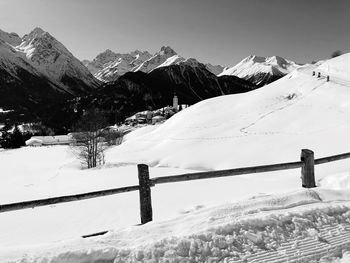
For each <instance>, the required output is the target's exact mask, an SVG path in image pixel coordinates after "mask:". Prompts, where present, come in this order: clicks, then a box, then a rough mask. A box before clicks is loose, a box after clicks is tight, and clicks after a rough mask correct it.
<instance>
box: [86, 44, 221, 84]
mask: <svg viewBox="0 0 350 263" xmlns="http://www.w3.org/2000/svg"><path fill="white" fill-rule="evenodd" d="M185 60H186V59H185V58H184V57H182V56H180V55H178V54H177V53H176V52H175V51H174V50H173V49H172V48H171V47H169V46H163V47H161V49H160V50H159V51H158V52H156V53H155V54H154V55H151V54H150V53H149V52H147V51H143V52H142V51H138V50H136V51H133V52H130V53H126V54H120V53H115V52H113V51H111V50H109V49H107V50H106V51H104V52H102V53H101V54H99V55H97V57H96V58H95V59H94V60H93V61H89V60H83V61H82V62H83V64H84V65H85V66H86V67H87V68H88V69H89V70H90V72H91V73H92V74H93V75H94V76H95V77H96V78H97V79H99V80H101V81H104V82H108V81H113V80H116V79H117V78H118V77H120V76H122V75H124V74H125V73H126V72H136V71H142V72H145V73H149V72H151V71H152V70H154V69H156V68H161V67H168V66H171V65H175V64H178V63H180V62H183V61H185ZM205 66H206V68H207V70H209V71H210V72H212V73H213V74H215V75H218V74H219V73H221V72H222V71H223V70H224V69H225V68H224V67H223V66H220V65H215V66H213V65H211V64H206V65H205Z"/></svg>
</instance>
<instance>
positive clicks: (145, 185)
mask: <svg viewBox="0 0 350 263" xmlns="http://www.w3.org/2000/svg"><path fill="white" fill-rule="evenodd" d="M137 169H138V176H139V185H140V191H139V192H140V215H141V224H146V223H148V222H150V221H152V200H151V181H150V179H149V171H148V166H147V165H146V164H138V165H137Z"/></svg>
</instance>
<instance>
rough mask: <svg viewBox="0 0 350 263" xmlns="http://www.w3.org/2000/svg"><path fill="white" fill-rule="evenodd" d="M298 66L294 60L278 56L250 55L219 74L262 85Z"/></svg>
mask: <svg viewBox="0 0 350 263" xmlns="http://www.w3.org/2000/svg"><path fill="white" fill-rule="evenodd" d="M298 67H299V65H297V64H296V63H295V62H293V61H290V60H287V59H284V58H282V57H279V56H271V57H261V56H256V55H251V56H248V57H246V58H245V59H243V60H242V61H241V62H239V63H238V64H237V65H235V66H233V67H231V68H228V69H226V70H224V71H223V72H222V73H220V75H219V76H222V75H234V76H237V77H240V78H243V79H245V80H249V81H251V82H253V83H254V84H256V85H259V86H263V85H265V84H268V83H270V82H271V81H274V80H275V79H277V78H280V77H282V76H284V75H286V74H288V73H290V72H291V71H293V70H294V69H296V68H298Z"/></svg>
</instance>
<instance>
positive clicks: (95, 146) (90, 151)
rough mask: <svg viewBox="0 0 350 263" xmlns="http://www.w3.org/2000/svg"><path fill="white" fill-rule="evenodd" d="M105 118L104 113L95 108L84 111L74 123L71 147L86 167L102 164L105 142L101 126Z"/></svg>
mask: <svg viewBox="0 0 350 263" xmlns="http://www.w3.org/2000/svg"><path fill="white" fill-rule="evenodd" d="M106 125H107V120H106V118H105V117H104V114H103V113H102V112H100V111H98V110H96V109H92V110H89V111H87V112H85V114H84V115H83V116H82V118H81V120H80V121H79V122H78V123H77V124H76V127H75V130H76V132H74V133H72V136H73V140H74V143H73V149H74V151H75V152H76V154H77V156H78V158H79V159H80V160H81V162H82V163H83V164H84V165H85V166H86V167H87V168H93V167H96V166H97V165H101V164H104V152H105V150H106V148H107V144H106V141H105V138H104V135H105V133H104V131H103V128H104V127H106Z"/></svg>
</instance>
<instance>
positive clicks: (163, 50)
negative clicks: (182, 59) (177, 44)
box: [160, 46, 177, 56]
mask: <svg viewBox="0 0 350 263" xmlns="http://www.w3.org/2000/svg"><path fill="white" fill-rule="evenodd" d="M160 53H163V54H165V55H170V56H174V55H176V54H177V53H176V52H175V51H174V50H173V49H172V48H171V47H170V46H162V47H161V49H160Z"/></svg>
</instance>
